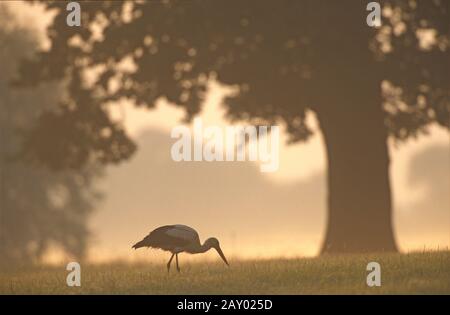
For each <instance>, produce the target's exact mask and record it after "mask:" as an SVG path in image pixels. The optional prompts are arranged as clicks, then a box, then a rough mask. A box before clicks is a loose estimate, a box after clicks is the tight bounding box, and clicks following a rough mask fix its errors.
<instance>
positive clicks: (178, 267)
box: [175, 254, 180, 272]
mask: <svg viewBox="0 0 450 315" xmlns="http://www.w3.org/2000/svg"><path fill="white" fill-rule="evenodd" d="M175 256H176V259H177V270H178V272H180V266H178V254H176V255H175Z"/></svg>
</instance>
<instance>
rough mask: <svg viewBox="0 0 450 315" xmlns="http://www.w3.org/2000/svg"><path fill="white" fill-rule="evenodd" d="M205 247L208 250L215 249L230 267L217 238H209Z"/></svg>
mask: <svg viewBox="0 0 450 315" xmlns="http://www.w3.org/2000/svg"><path fill="white" fill-rule="evenodd" d="M205 245H206V246H207V247H208V248H214V249H215V250H216V251H217V253H218V254H219V256H220V258H222V260H223V261H224V262H225V263H226V264H227V266H229V264H228V261H227V259H226V258H225V255H224V254H223V252H222V249H221V248H220V244H219V240H218V239H217V238H215V237H211V238H208V239H207V240H206V241H205Z"/></svg>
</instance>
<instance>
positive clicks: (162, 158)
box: [0, 3, 450, 262]
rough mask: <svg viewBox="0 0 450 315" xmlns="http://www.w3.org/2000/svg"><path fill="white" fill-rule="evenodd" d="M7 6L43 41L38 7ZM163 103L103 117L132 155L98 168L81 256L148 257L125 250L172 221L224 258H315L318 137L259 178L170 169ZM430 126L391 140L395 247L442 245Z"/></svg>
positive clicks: (444, 202)
mask: <svg viewBox="0 0 450 315" xmlns="http://www.w3.org/2000/svg"><path fill="white" fill-rule="evenodd" d="M2 5H5V4H2ZM7 5H10V6H12V12H14V13H15V14H16V15H15V19H16V22H15V23H18V24H21V25H22V26H21V27H25V28H28V29H30V30H31V29H35V32H36V38H39V39H40V44H42V45H45V38H44V37H43V32H44V28H45V25H46V23H47V22H46V21H48V19H49V18H48V17H46V16H43V13H42V11H39V10H37V9H36V10H32V11H24V7H23V4H20V3H19V4H17V5H12V4H11V3H8V4H7ZM8 60H9V59H6V60H1V61H0V62H1V64H5V63H7V62H8ZM3 79H4V78H3ZM221 89H223V88H222V87H217V88H216V90H215V92H214V91H213V93H212V94H214V95H212V96H210V98H211V100H210V101H209V102H207V105H206V113H203V114H202V117H203V121H204V124H205V125H208V124H219V125H224V124H225V122H224V120H222V118H221V111H220V100H221V97H222V96H223V91H222V90H221ZM47 92H49V93H50V94H52V93H53V92H52V91H51V90H48V91H47ZM23 93H25V92H23ZM39 93H42V91H40V92H39ZM31 100H32V98H31ZM31 100H28V101H26V102H31ZM166 106H167V105H165V104H161V106H158V109H157V110H154V111H139V110H136V109H131V108H130V106H127V104H121V105H118V106H117V107H118V108H119V109H118V113H111V115H117V117H118V118H117V119H120V120H122V121H123V123H124V125H125V126H126V128H127V130H128V131H129V132H130V133H131V134H132V136H133V138H134V139H135V140H136V142H137V144H138V151H137V153H136V154H135V155H134V156H133V157H132V158H131V159H130V160H128V161H126V162H123V163H121V164H120V165H118V166H108V167H106V168H105V169H104V170H103V172H102V173H103V175H102V176H101V177H100V178H98V179H97V180H96V181H95V187H96V189H97V190H99V191H100V192H101V194H102V198H101V199H100V200H98V201H96V202H95V206H93V209H92V215H91V216H90V217H89V221H88V226H89V227H90V229H91V235H90V238H89V244H90V246H89V248H88V259H90V260H92V261H104V260H110V259H126V260H144V259H145V260H147V259H154V258H155V257H156V258H157V257H159V255H160V254H158V253H156V252H149V251H141V252H135V251H132V250H131V245H132V244H133V243H134V242H135V241H137V240H139V239H141V238H142V237H143V236H144V235H146V234H147V233H148V232H150V231H151V230H152V229H154V228H155V227H157V226H160V225H165V224H175V223H182V224H187V225H190V226H193V227H195V228H196V229H197V230H198V231H199V233H200V238H201V240H204V239H206V238H207V237H210V236H215V237H217V238H219V239H220V240H221V243H222V248H223V249H224V252H225V253H226V254H227V255H229V256H231V257H240V258H255V257H267V258H268V257H275V256H283V257H292V256H312V255H315V254H317V253H318V252H319V247H320V244H321V242H322V241H323V237H324V230H325V223H326V221H325V220H326V217H325V215H326V175H325V160H324V152H323V148H322V140H321V136H320V134H316V135H315V136H314V137H313V139H312V141H310V142H309V143H307V144H299V145H293V146H289V147H288V146H287V145H285V144H284V143H282V147H281V151H280V171H279V172H278V173H277V174H262V173H261V172H260V171H259V167H258V165H257V164H256V163H252V162H227V163H224V162H210V163H208V162H201V163H195V162H178V163H177V162H174V161H172V160H171V158H170V147H171V145H172V144H173V143H174V141H175V139H171V138H170V129H171V127H174V126H175V125H176V124H179V123H180V120H179V117H181V114H180V113H178V112H177V111H176V110H174V109H170V110H169V109H167V108H166ZM311 119H314V117H312V118H311ZM430 130H431V131H430V135H428V136H427V137H419V138H418V139H415V140H409V141H408V142H406V143H403V144H395V143H391V144H390V153H391V159H392V162H393V164H392V165H391V179H392V186H393V198H394V212H393V213H394V231H395V234H396V237H397V240H398V243H399V246H400V248H401V249H402V250H403V251H410V250H421V249H443V248H447V249H448V247H449V246H450V195H449V192H450V176H449V174H450V148H449V142H448V140H449V138H448V132H446V131H443V130H440V129H437V128H430ZM61 259H67V254H66V253H61V252H59V251H58V249H57V246H56V247H55V248H52V250H51V251H49V253H48V255H47V256H46V260H47V261H48V262H57V261H59V260H61Z"/></svg>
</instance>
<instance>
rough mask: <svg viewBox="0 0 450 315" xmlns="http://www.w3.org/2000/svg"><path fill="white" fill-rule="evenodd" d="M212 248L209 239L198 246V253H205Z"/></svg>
mask: <svg viewBox="0 0 450 315" xmlns="http://www.w3.org/2000/svg"><path fill="white" fill-rule="evenodd" d="M210 249H211V245H210V244H208V242H207V241H205V242H204V243H203V244H202V245H200V246H199V248H198V253H204V252H207V251H208V250H210Z"/></svg>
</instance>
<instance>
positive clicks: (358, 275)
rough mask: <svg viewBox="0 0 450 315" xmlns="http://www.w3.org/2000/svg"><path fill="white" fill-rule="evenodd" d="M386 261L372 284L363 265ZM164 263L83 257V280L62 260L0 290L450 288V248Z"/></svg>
mask: <svg viewBox="0 0 450 315" xmlns="http://www.w3.org/2000/svg"><path fill="white" fill-rule="evenodd" d="M371 261H376V262H378V263H380V265H381V286H380V287H368V286H367V284H366V277H367V275H368V274H369V271H366V266H367V264H368V263H369V262H371ZM230 265H231V266H230V267H229V268H227V267H226V266H225V265H224V264H223V263H221V262H219V261H218V262H204V263H191V264H189V263H185V264H184V265H183V266H182V267H183V269H182V271H181V273H180V274H178V273H177V272H176V270H175V268H174V269H173V270H172V271H171V273H170V274H167V270H166V269H165V268H166V267H165V265H161V264H134V265H127V264H120V263H115V264H106V265H84V264H83V265H82V270H81V287H67V285H66V276H67V274H68V271H66V270H65V268H61V267H58V268H57V267H27V268H25V267H24V268H15V269H14V270H13V269H3V270H2V271H0V294H450V251H445V252H424V253H411V254H380V255H375V254H374V255H346V256H329V257H318V258H299V259H273V260H253V261H233V260H232V261H230Z"/></svg>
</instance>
